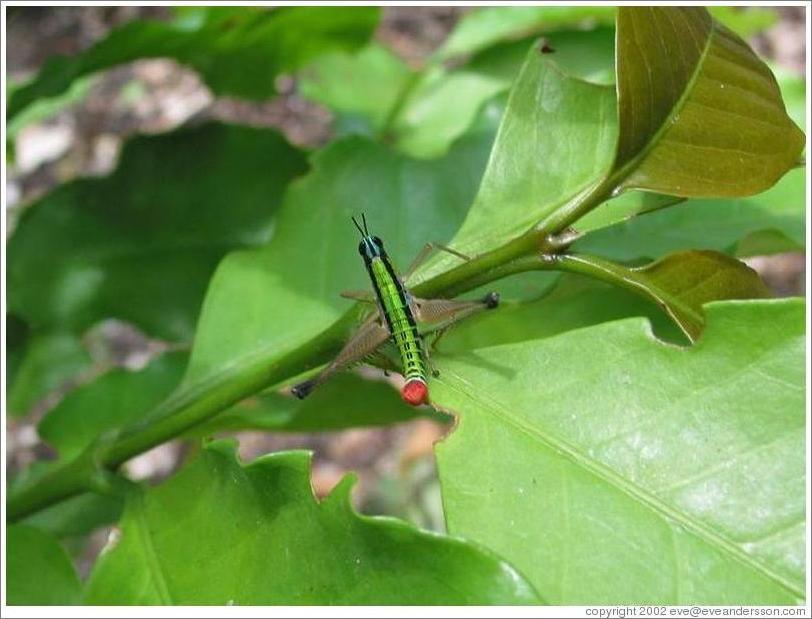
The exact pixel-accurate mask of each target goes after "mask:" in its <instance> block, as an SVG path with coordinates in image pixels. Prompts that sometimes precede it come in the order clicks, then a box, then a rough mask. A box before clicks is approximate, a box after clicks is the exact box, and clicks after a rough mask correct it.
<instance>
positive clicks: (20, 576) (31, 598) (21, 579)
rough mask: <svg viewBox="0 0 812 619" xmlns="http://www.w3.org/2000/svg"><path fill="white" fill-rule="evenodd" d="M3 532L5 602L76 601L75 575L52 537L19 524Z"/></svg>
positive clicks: (48, 603) (45, 603)
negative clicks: (4, 545)
mask: <svg viewBox="0 0 812 619" xmlns="http://www.w3.org/2000/svg"><path fill="white" fill-rule="evenodd" d="M6 535H7V537H6V542H7V546H6V548H5V553H6V556H5V559H6V564H5V570H6V579H7V580H6V595H7V596H8V597H7V598H6V600H5V602H6V603H7V604H8V605H9V606H67V605H69V604H78V603H79V596H80V585H79V578H78V577H77V576H76V572H75V570H74V569H73V565H71V562H70V559H69V558H68V554H67V553H66V552H65V551H64V549H63V548H62V547H61V546H60V545H59V543H58V542H57V541H56V540H55V539H53V538H52V537H51V536H49V535H47V534H46V533H43V532H42V531H38V530H37V529H35V528H33V527H29V526H27V525H21V524H17V525H13V526H10V527H8V529H6Z"/></svg>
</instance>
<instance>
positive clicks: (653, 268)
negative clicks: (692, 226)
mask: <svg viewBox="0 0 812 619" xmlns="http://www.w3.org/2000/svg"><path fill="white" fill-rule="evenodd" d="M558 261H559V264H560V265H561V267H562V268H563V269H565V270H568V271H571V272H574V273H583V274H585V275H590V276H592V277H596V278H598V279H602V280H604V281H607V282H610V283H613V284H614V285H616V286H620V287H622V288H626V289H628V290H631V291H633V292H636V293H637V294H640V295H642V296H643V297H645V298H647V299H649V300H651V301H653V302H655V303H656V304H658V305H659V306H660V307H662V309H663V310H664V311H665V312H666V313H667V314H668V315H669V316H670V317H671V319H672V320H673V321H674V322H675V323H676V324H677V325H679V327H680V329H682V330H683V332H684V333H685V335H686V336H687V337H688V338H689V339H690V340H691V341H692V342H695V341H696V340H697V339H698V338H699V336H700V334H701V333H702V328H703V327H704V324H705V320H704V316H703V313H702V305H704V304H705V303H708V302H710V301H720V300H725V299H763V298H768V297H770V296H772V295H771V294H770V291H769V290H768V289H767V286H765V285H764V282H762V281H761V278H760V277H759V276H758V273H756V272H755V271H754V270H753V269H751V268H750V267H748V266H747V265H746V264H744V263H743V262H739V261H738V260H736V259H735V258H731V257H729V256H726V255H724V254H720V253H718V252H713V251H699V250H693V251H686V252H681V253H678V254H670V255H668V256H666V257H664V258H661V259H660V260H657V261H656V262H654V263H652V264H648V265H646V266H644V267H638V268H629V267H626V266H623V265H620V264H616V263H612V262H608V261H606V260H602V259H600V258H596V257H594V256H586V255H583V254H567V255H563V256H559V257H558Z"/></svg>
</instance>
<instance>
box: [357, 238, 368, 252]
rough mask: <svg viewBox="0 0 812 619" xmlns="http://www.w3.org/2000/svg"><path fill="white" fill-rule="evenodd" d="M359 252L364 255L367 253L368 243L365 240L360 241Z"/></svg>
mask: <svg viewBox="0 0 812 619" xmlns="http://www.w3.org/2000/svg"><path fill="white" fill-rule="evenodd" d="M358 253H359V254H361V255H362V256H366V255H367V244H366V243H365V242H364V241H361V242H360V243H358Z"/></svg>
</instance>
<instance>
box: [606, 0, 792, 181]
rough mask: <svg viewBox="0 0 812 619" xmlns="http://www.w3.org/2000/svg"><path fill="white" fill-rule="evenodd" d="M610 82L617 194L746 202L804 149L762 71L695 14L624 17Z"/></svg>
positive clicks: (626, 12)
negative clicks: (614, 78) (627, 192)
mask: <svg viewBox="0 0 812 619" xmlns="http://www.w3.org/2000/svg"><path fill="white" fill-rule="evenodd" d="M617 75H618V80H617V92H618V115H619V127H620V131H619V136H618V145H617V153H616V156H615V162H614V165H613V168H614V169H613V176H615V177H617V178H618V179H619V181H620V182H619V187H620V188H622V189H647V190H651V191H657V192H660V193H666V194H671V195H678V196H694V197H708V196H714V197H723V196H729V197H738V196H746V195H751V194H754V193H758V192H760V191H764V190H765V189H768V188H769V187H770V186H772V185H773V184H774V183H775V182H776V181H777V180H778V179H779V178H781V176H783V174H784V173H785V172H786V171H787V170H789V169H790V168H791V167H792V166H793V165H794V164H795V163H796V161H797V159H798V155H800V153H801V150H802V149H803V144H804V135H803V133H802V132H801V131H800V129H798V127H797V126H796V125H795V123H793V122H792V120H791V119H790V118H789V117H788V116H787V113H786V111H785V109H784V103H783V101H782V99H781V92H780V91H779V89H778V85H777V83H776V80H775V77H773V75H772V73H771V72H770V70H769V68H768V67H767V65H765V64H764V63H763V62H762V61H761V60H760V59H759V58H758V57H757V56H756V55H755V54H754V53H753V52H752V50H750V48H749V47H748V46H747V44H746V43H745V42H744V41H742V40H741V39H740V38H739V37H738V36H736V35H735V34H733V33H732V32H731V31H729V30H728V29H727V28H725V27H724V26H722V25H721V24H719V23H718V22H716V21H714V20H713V19H712V18H711V16H710V15H709V14H708V12H707V10H706V9H704V8H702V7H623V8H621V9H620V10H619V11H618V18H617Z"/></svg>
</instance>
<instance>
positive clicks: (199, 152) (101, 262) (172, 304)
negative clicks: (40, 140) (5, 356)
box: [8, 124, 306, 340]
mask: <svg viewBox="0 0 812 619" xmlns="http://www.w3.org/2000/svg"><path fill="white" fill-rule="evenodd" d="M305 169H306V164H305V161H304V157H303V155H302V154H301V153H300V152H299V151H298V150H296V149H294V148H293V147H291V146H290V145H289V144H288V143H287V142H285V140H284V139H283V138H282V136H280V135H279V134H278V133H277V132H275V131H271V130H266V129H252V128H247V127H237V126H229V125H221V124H207V125H203V126H200V127H197V128H193V129H183V130H179V131H175V132H172V133H169V134H164V135H161V136H156V137H139V138H136V139H134V140H131V141H130V142H128V143H127V145H126V147H125V150H124V152H123V154H122V156H121V161H120V163H119V166H118V168H117V169H116V171H115V172H114V173H113V174H112V175H110V176H108V177H105V178H101V179H86V180H78V181H74V182H71V183H68V184H66V185H62V186H61V187H59V188H57V189H56V190H55V191H53V192H52V193H50V194H49V195H47V196H45V197H44V198H42V199H41V200H39V201H37V202H36V203H35V204H33V205H31V206H30V207H29V208H28V209H26V210H25V212H24V213H23V215H22V217H21V218H20V221H19V224H18V226H17V229H16V231H15V233H14V236H13V237H12V238H11V239H10V241H9V244H8V257H9V265H8V285H9V289H10V290H13V291H14V294H13V295H11V296H10V298H9V307H10V309H11V311H14V312H16V313H17V314H19V315H20V316H22V317H24V318H25V319H26V320H27V321H28V322H29V323H30V324H31V326H32V327H33V328H36V329H68V330H73V331H81V330H84V329H85V328H87V327H89V326H91V325H92V324H94V323H96V322H97V321H99V320H102V319H105V318H111V317H115V318H119V319H122V320H126V321H129V322H132V323H134V324H135V325H137V326H138V327H140V328H141V329H142V330H144V331H145V332H147V333H148V334H151V335H155V336H159V337H162V338H166V339H170V340H185V339H190V338H191V335H192V332H193V329H194V325H195V322H196V319H197V314H198V311H199V307H200V303H201V300H202V298H203V293H204V292H205V289H206V285H207V283H208V280H209V278H210V276H211V274H212V272H213V271H214V268H215V266H216V265H217V263H218V262H219V260H220V258H221V257H222V256H224V255H225V254H226V253H227V252H228V251H230V250H231V249H234V248H238V247H246V246H251V245H256V244H258V243H263V242H266V241H267V240H268V239H269V238H270V236H271V234H272V230H273V227H272V222H273V214H274V211H275V208H276V206H277V205H278V204H279V203H280V202H281V197H282V193H283V191H284V189H285V187H286V185H287V183H288V182H290V180H291V179H292V178H294V177H295V176H297V175H299V174H302V173H303V172H304V171H305Z"/></svg>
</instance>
